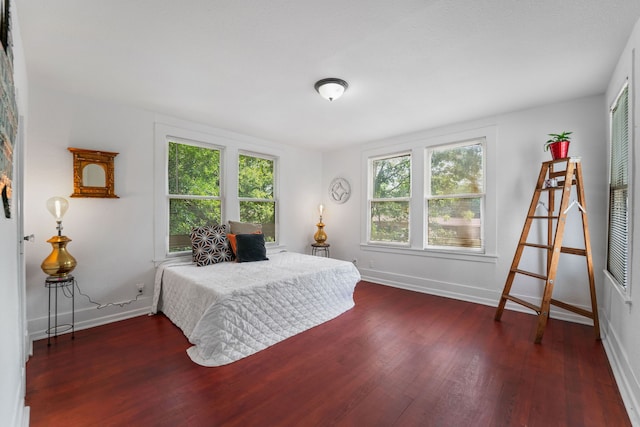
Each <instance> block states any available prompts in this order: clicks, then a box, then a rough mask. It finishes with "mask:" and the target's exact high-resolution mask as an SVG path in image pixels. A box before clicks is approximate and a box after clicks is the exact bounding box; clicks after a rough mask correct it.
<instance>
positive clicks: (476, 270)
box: [323, 96, 606, 323]
mask: <svg viewBox="0 0 640 427" xmlns="http://www.w3.org/2000/svg"><path fill="white" fill-rule="evenodd" d="M604 116H605V109H604V107H603V99H602V97H600V96H594V97H589V98H584V99H578V100H574V101H569V102H565V103H561V104H554V105H549V106H545V107H541V108H536V109H531V110H527V111H521V112H515V113H510V114H505V115H501V116H497V117H491V118H487V119H483V120H478V121H474V122H471V123H461V124H457V125H454V126H448V127H445V128H439V129H433V130H429V131H425V132H420V133H417V134H412V135H404V136H402V137H398V138H393V139H389V140H386V141H374V142H371V143H369V144H365V145H363V146H361V147H357V148H349V149H345V150H341V151H335V152H332V153H325V155H324V163H323V164H324V172H323V183H324V186H325V188H326V187H327V186H328V185H329V183H330V181H331V180H332V179H333V178H335V177H336V176H343V177H345V178H347V179H348V180H349V181H350V182H351V184H352V187H353V188H354V192H353V196H352V199H351V200H349V201H348V202H347V203H346V204H344V205H335V204H332V203H331V202H330V201H328V199H327V200H326V201H325V202H326V204H327V215H326V220H325V223H326V224H327V226H326V230H327V233H328V235H329V241H330V243H331V244H332V246H331V249H332V254H333V255H334V256H337V257H339V258H343V259H347V260H352V259H357V260H358V266H359V268H360V271H361V273H362V275H363V276H364V277H366V278H368V279H370V280H373V281H377V282H380V283H385V284H391V285H395V286H399V287H404V288H408V289H413V290H417V291H421V292H428V293H434V294H438V295H444V296H449V297H454V298H460V299H464V300H470V301H475V302H479V303H483V304H488V305H496V304H497V300H498V298H499V295H500V292H501V291H502V288H503V286H504V282H505V279H506V276H507V273H508V271H509V267H510V265H511V262H512V260H513V254H514V251H515V249H516V246H517V242H518V239H519V237H520V233H521V231H522V227H523V225H524V220H525V216H526V212H527V210H528V207H529V204H530V202H531V197H532V196H533V190H534V188H535V184H536V180H537V177H538V173H539V171H540V166H541V162H542V161H545V160H549V159H550V154H549V153H546V152H544V151H543V150H542V145H543V142H544V141H546V140H547V134H548V133H556V132H560V131H564V130H571V131H573V132H574V134H573V142H572V144H571V148H570V155H572V156H577V157H581V158H582V164H583V166H582V167H583V174H584V181H585V188H586V198H587V205H588V209H589V224H590V226H591V227H590V228H591V242H592V247H593V259H594V264H595V268H596V271H598V272H601V271H602V260H603V258H604V250H603V248H604V224H606V220H605V215H606V202H605V200H606V199H605V196H606V194H605V192H604V191H603V188H602V182H603V180H606V163H605V162H603V158H604V156H605V153H606V150H605V144H604V141H605V138H604V136H605V120H604V118H603V117H604ZM491 126H494V127H495V129H496V131H497V142H496V145H497V153H495V154H496V162H497V168H496V169H497V170H496V171H495V173H496V180H497V183H496V184H495V187H494V188H489V189H488V192H491V191H495V193H496V194H495V196H496V199H497V212H498V214H497V224H498V226H497V236H496V237H497V253H495V254H490V255H495V257H486V258H484V259H483V258H482V257H477V258H475V259H473V260H459V259H451V258H442V257H436V256H426V254H424V253H421V252H420V251H413V252H412V253H411V255H407V254H404V253H392V252H380V251H371V250H368V249H367V248H366V247H363V246H361V245H360V244H361V240H362V239H361V233H360V228H361V225H362V224H364V222H365V218H364V216H363V214H362V212H364V211H365V210H366V209H365V206H366V203H365V200H366V194H365V193H366V182H364V179H363V174H362V169H363V161H362V157H363V153H364V155H365V156H366V153H367V152H369V151H370V150H371V147H376V150H377V151H379V149H380V147H382V146H385V145H386V146H388V147H389V150H390V152H393V150H394V149H395V147H397V146H399V145H402V144H406V143H407V141H410V142H411V141H428V140H431V139H434V138H436V137H437V139H442V136H444V135H449V134H459V133H461V132H466V131H469V130H473V129H478V128H482V127H491ZM445 139H446V138H445ZM454 141H456V139H453V141H452V142H454ZM414 161H421V159H416V160H414ZM414 179H416V180H419V179H420V178H416V177H414ZM568 224H569V225H568V227H567V231H566V233H565V242H567V246H575V247H584V243H583V241H582V237H581V234H580V233H581V222H580V219H579V217H577V216H575V217H572V216H571V215H570V218H569V220H568ZM531 236H532V237H533V234H532V235H531ZM577 237H579V238H577ZM540 255H541V254H540ZM541 259H542V258H541V257H537V258H536V259H535V260H531V259H525V258H523V262H525V263H527V262H531V263H539V262H540V260H541ZM561 260H562V268H561V269H559V271H558V280H557V283H559V285H558V286H556V289H555V291H554V296H555V297H556V298H557V299H560V300H564V301H566V302H568V303H572V304H576V305H579V306H584V307H589V303H590V300H589V290H588V287H587V286H586V285H584V283H585V280H586V277H587V276H586V274H587V272H586V264H585V262H584V257H569V256H567V257H566V258H565V256H563V257H562V259H561ZM372 266H373V267H372ZM531 271H534V270H533V269H532V270H531ZM596 282H597V285H598V287H600V286H601V283H602V274H601V273H599V274H598V275H597V277H596ZM542 286H543V284H542V282H541V281H530V282H528V285H527V286H520V285H519V284H518V283H516V285H514V288H513V293H515V294H520V295H523V296H528V297H532V298H533V299H534V300H535V299H538V300H539V298H540V296H541V290H542ZM510 306H511V305H510ZM514 308H516V309H520V306H516V307H514ZM552 316H556V317H558V316H562V317H564V318H568V319H572V320H575V321H580V322H586V323H589V322H590V320H589V319H586V318H583V317H580V316H575V315H572V314H568V313H566V312H563V313H560V312H559V310H557V309H555V308H554V309H553V314H552Z"/></svg>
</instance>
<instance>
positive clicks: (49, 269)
mask: <svg viewBox="0 0 640 427" xmlns="http://www.w3.org/2000/svg"><path fill="white" fill-rule="evenodd" d="M47 209H48V210H49V212H51V215H53V217H54V218H55V219H56V223H57V227H56V230H58V235H57V236H53V237H52V238H50V239H49V240H47V242H48V243H51V246H53V250H52V251H51V253H50V254H49V256H48V257H46V258H45V260H44V261H42V264H41V265H40V268H42V271H44V272H45V274H48V275H49V276H53V277H66V276H67V275H68V274H69V273H71V272H72V271H73V269H74V268H76V264H77V263H76V259H75V258H74V257H73V256H72V255H71V254H70V253H69V252H67V243H69V242H70V241H71V239H70V238H68V237H67V236H63V235H62V217H63V216H64V214H65V213H66V212H67V209H69V202H67V200H66V199H65V198H63V197H52V198H50V199H49V200H47Z"/></svg>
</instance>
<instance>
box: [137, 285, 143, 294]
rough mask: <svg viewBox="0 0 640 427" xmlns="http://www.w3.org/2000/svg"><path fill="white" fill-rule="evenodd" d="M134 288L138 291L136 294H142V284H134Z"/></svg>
mask: <svg viewBox="0 0 640 427" xmlns="http://www.w3.org/2000/svg"><path fill="white" fill-rule="evenodd" d="M136 288H137V289H138V293H139V294H141V293H142V292H144V283H136Z"/></svg>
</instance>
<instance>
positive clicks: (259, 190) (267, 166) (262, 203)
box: [238, 154, 277, 242]
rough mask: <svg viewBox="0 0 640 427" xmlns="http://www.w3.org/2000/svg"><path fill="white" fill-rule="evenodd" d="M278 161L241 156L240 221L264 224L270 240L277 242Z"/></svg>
mask: <svg viewBox="0 0 640 427" xmlns="http://www.w3.org/2000/svg"><path fill="white" fill-rule="evenodd" d="M275 168H276V162H275V159H273V158H269V157H262V156H257V155H249V154H240V155H239V156H238V201H239V202H240V221H242V222H253V223H259V224H262V232H263V233H264V238H265V241H266V242H276V240H277V239H276V212H277V210H276V188H275V187H276V180H275V177H276V170H275Z"/></svg>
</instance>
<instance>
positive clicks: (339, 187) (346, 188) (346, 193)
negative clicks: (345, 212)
mask: <svg viewBox="0 0 640 427" xmlns="http://www.w3.org/2000/svg"><path fill="white" fill-rule="evenodd" d="M350 196H351V186H350V185H349V181H347V180H346V179H344V178H336V179H334V180H333V181H331V184H330V185H329V198H330V199H331V200H333V201H334V202H336V203H340V204H342V203H344V202H346V201H347V200H349V197H350Z"/></svg>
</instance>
